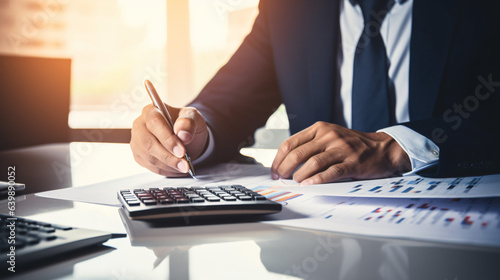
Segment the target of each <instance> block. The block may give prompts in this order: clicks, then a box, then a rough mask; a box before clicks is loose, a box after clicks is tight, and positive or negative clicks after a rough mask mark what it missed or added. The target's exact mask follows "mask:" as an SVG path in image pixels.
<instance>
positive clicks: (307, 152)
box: [275, 140, 323, 182]
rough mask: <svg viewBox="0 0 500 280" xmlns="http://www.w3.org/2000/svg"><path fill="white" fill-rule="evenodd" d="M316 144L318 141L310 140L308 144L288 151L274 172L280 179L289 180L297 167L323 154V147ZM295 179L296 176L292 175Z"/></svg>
mask: <svg viewBox="0 0 500 280" xmlns="http://www.w3.org/2000/svg"><path fill="white" fill-rule="evenodd" d="M317 142H318V141H315V140H311V141H310V142H307V143H305V144H303V145H300V146H298V147H296V148H295V149H293V150H292V151H290V152H289V153H288V154H286V155H285V157H284V158H283V160H282V162H281V164H280V165H279V166H278V167H277V169H276V171H275V172H276V173H277V174H279V175H280V176H281V177H282V178H290V177H291V176H292V173H293V172H294V171H295V170H296V169H297V167H299V166H300V165H301V164H303V163H304V162H306V161H307V160H308V159H310V158H312V157H313V156H315V155H316V154H318V153H321V152H323V147H322V146H321V145H320V144H319V143H317ZM301 169H302V168H301ZM295 178H296V176H295V175H294V179H295ZM297 182H300V181H297Z"/></svg>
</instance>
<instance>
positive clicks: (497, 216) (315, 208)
mask: <svg viewBox="0 0 500 280" xmlns="http://www.w3.org/2000/svg"><path fill="white" fill-rule="evenodd" d="M261 192H262V191H261ZM268 196H269V195H268ZM272 200H275V201H279V202H281V203H283V205H284V207H285V208H286V209H287V210H289V211H284V212H283V213H281V214H277V215H273V216H272V219H274V221H270V222H269V223H272V224H274V225H280V226H288V227H296V228H306V229H314V230H324V231H336V232H342V233H350V234H359V235H371V236H380V237H392V238H404V239H415V240H427V241H436V242H444V243H461V244H470V245H483V246H495V247H500V198H498V197H496V198H495V197H492V198H369V197H340V196H323V195H310V194H309V195H308V194H298V193H287V194H284V195H280V196H275V197H274V198H272ZM290 213H294V214H301V215H305V216H307V217H306V218H299V219H293V218H290Z"/></svg>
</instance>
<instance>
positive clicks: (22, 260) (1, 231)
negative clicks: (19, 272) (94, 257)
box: [0, 214, 126, 272]
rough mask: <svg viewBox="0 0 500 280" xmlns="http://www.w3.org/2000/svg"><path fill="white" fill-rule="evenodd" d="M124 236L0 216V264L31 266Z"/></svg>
mask: <svg viewBox="0 0 500 280" xmlns="http://www.w3.org/2000/svg"><path fill="white" fill-rule="evenodd" d="M125 236H126V235H125V234H112V233H108V232H102V231H96V230H89V229H82V228H74V227H69V226H64V225H55V224H50V223H45V222H40V221H35V220H31V219H25V218H21V217H13V216H9V215H5V214H0V263H2V264H7V266H8V267H9V262H10V261H13V264H14V266H17V265H23V264H26V263H34V262H37V261H41V260H45V259H47V258H50V257H53V256H56V255H61V254H64V253H68V252H71V251H75V250H78V249H81V248H84V247H88V246H92V245H98V244H101V243H103V242H106V241H107V240H108V239H110V238H118V237H125ZM2 272H4V271H2Z"/></svg>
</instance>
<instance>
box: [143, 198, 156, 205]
mask: <svg viewBox="0 0 500 280" xmlns="http://www.w3.org/2000/svg"><path fill="white" fill-rule="evenodd" d="M142 203H144V204H146V205H156V200H153V199H146V200H143V201H142Z"/></svg>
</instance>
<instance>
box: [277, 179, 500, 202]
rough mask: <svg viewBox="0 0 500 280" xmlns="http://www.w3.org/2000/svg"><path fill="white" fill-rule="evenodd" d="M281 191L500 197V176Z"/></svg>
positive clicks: (384, 181)
mask: <svg viewBox="0 0 500 280" xmlns="http://www.w3.org/2000/svg"><path fill="white" fill-rule="evenodd" d="M273 187H274V188H275V189H276V190H278V189H279V190H280V191H295V192H300V193H302V194H316V195H334V196H361V197H401V198H405V197H406V198H409V197H434V198H435V197H443V198H446V197H450V198H456V197H492V196H499V197H500V175H489V176H476V177H460V178H424V177H420V176H407V177H396V178H387V179H378V180H365V181H350V182H341V183H330V184H322V185H313V186H307V187H299V186H297V185H296V184H295V185H290V186H288V187H282V186H281V185H280V186H273Z"/></svg>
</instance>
